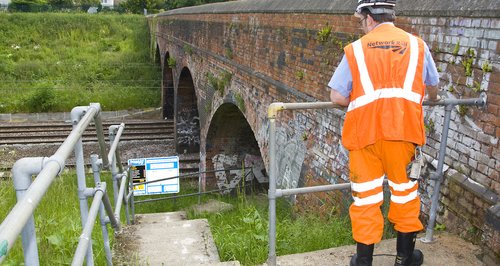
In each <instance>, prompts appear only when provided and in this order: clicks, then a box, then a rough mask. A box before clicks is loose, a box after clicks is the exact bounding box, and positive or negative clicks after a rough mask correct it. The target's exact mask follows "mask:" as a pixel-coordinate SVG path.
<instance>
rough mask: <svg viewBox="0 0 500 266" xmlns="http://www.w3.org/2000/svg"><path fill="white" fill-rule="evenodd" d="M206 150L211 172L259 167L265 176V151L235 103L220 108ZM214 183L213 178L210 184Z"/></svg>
mask: <svg viewBox="0 0 500 266" xmlns="http://www.w3.org/2000/svg"><path fill="white" fill-rule="evenodd" d="M204 148H205V155H206V159H205V165H206V170H208V171H210V170H214V169H219V168H224V169H229V168H241V167H242V166H245V168H251V167H253V166H256V165H258V167H259V169H262V174H263V175H265V168H264V163H263V160H262V156H261V151H260V148H259V144H258V142H257V139H256V138H255V134H254V132H253V130H252V127H251V126H250V124H249V123H248V121H247V119H246V117H245V115H244V114H243V113H242V112H241V110H240V109H239V108H238V107H237V106H236V105H235V104H234V103H231V102H226V103H223V104H221V105H220V106H219V107H218V108H217V110H216V111H215V113H214V114H213V116H212V118H211V119H210V125H209V127H208V132H207V134H206V139H205V147H204ZM259 171H260V170H259ZM219 174H222V175H226V173H219ZM227 174H228V175H229V172H228V173H227ZM209 176H210V175H209ZM212 180H213V179H210V178H209V179H208V180H207V181H208V182H209V183H210V182H211V181H212ZM214 181H215V180H214ZM257 181H258V180H257Z"/></svg>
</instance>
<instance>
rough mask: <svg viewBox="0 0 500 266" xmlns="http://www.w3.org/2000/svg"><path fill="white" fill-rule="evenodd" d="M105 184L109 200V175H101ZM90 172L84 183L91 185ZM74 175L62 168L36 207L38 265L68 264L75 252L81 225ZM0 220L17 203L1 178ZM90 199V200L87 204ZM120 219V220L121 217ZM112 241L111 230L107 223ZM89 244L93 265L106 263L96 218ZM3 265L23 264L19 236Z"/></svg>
mask: <svg viewBox="0 0 500 266" xmlns="http://www.w3.org/2000/svg"><path fill="white" fill-rule="evenodd" d="M102 179H103V181H104V180H105V181H106V182H107V184H108V189H107V191H108V195H109V196H110V200H111V201H112V198H113V192H112V190H110V189H109V188H110V187H111V178H110V175H109V174H108V175H106V176H103V177H102ZM93 182H94V181H93V178H92V175H89V177H88V180H87V185H88V186H89V187H91V186H92V187H93V186H94V185H93ZM77 195H78V194H77V183H76V174H75V173H74V171H72V170H70V171H65V172H64V173H63V174H61V176H59V177H56V179H55V180H54V182H53V183H52V185H51V187H50V188H49V190H48V192H47V193H46V195H45V196H44V197H43V198H42V201H41V202H40V204H39V205H38V207H37V208H36V209H35V214H34V217H35V229H36V236H37V243H38V254H39V258H40V265H68V264H71V261H72V259H73V254H74V252H75V251H76V247H77V245H78V240H79V237H80V234H81V233H82V225H81V219H80V208H79V202H78V196H77ZM0 198H1V199H2V200H1V201H0V221H3V220H4V219H5V217H6V216H7V214H8V213H9V212H10V210H11V209H12V207H13V206H14V205H15V204H16V202H17V201H16V195H15V191H14V186H13V184H12V180H11V179H8V180H5V179H0ZM90 205H91V200H89V207H90ZM122 220H123V219H122ZM108 230H109V232H110V234H109V235H110V238H111V242H112V241H113V233H112V232H113V230H112V229H111V227H110V226H108ZM92 239H93V242H92V247H93V252H94V262H95V264H96V265H106V260H105V252H104V243H103V241H102V232H101V227H100V224H99V221H98V220H97V221H96V224H95V225H94V230H93V234H92ZM2 265H24V257H23V251H22V243H21V240H20V239H18V241H16V243H15V244H14V247H13V248H12V249H11V250H10V252H9V254H8V255H7V258H6V259H5V261H4V262H3V264H2Z"/></svg>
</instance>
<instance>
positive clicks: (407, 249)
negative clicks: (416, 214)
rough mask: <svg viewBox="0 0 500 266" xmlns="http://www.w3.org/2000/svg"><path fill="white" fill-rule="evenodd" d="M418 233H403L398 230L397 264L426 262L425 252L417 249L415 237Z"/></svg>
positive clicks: (417, 264)
mask: <svg viewBox="0 0 500 266" xmlns="http://www.w3.org/2000/svg"><path fill="white" fill-rule="evenodd" d="M416 238H417V233H416V232H413V233H401V232H398V240H397V244H396V249H397V255H396V262H395V263H394V265H395V266H401V265H411V266H420V265H422V263H423V262H424V254H422V251H420V250H418V249H415V239H416Z"/></svg>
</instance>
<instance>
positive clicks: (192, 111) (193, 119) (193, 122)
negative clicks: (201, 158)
mask: <svg viewBox="0 0 500 266" xmlns="http://www.w3.org/2000/svg"><path fill="white" fill-rule="evenodd" d="M177 143H178V145H179V146H180V147H183V148H188V149H189V150H191V149H192V148H193V147H199V145H200V117H199V116H198V110H197V109H196V107H192V106H190V107H184V108H182V109H180V110H179V111H178V112H177ZM193 151H194V150H193ZM193 151H190V152H193Z"/></svg>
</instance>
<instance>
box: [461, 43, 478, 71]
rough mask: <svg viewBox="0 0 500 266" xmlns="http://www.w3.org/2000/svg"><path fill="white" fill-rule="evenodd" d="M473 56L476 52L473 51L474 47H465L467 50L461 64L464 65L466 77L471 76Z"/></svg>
mask: <svg viewBox="0 0 500 266" xmlns="http://www.w3.org/2000/svg"><path fill="white" fill-rule="evenodd" d="M475 56H476V52H475V51H474V49H471V48H469V49H467V51H466V53H465V55H464V58H463V61H462V65H463V66H464V69H465V76H466V77H470V76H472V64H473V62H474V57H475Z"/></svg>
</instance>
